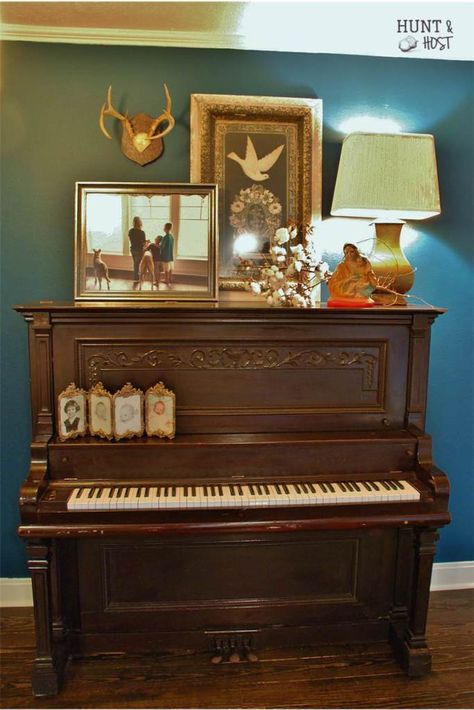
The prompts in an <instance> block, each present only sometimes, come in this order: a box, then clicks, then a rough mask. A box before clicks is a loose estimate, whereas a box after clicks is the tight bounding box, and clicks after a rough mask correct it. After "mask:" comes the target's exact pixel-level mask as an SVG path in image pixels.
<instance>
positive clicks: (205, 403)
mask: <svg viewBox="0 0 474 710" xmlns="http://www.w3.org/2000/svg"><path fill="white" fill-rule="evenodd" d="M17 310H18V311H20V312H21V313H22V314H23V316H24V318H25V319H26V321H27V322H28V327H29V349H30V366H31V398H32V399H31V401H32V419H33V441H32V445H31V469H30V472H29V475H28V478H27V479H26V481H25V483H24V485H23V486H22V488H21V492H20V509H21V525H20V528H19V534H20V535H21V537H22V538H24V539H25V541H26V543H27V551H28V566H29V570H30V572H31V577H32V581H33V595H34V605H35V619H36V635H37V658H36V662H35V667H34V674H33V690H34V693H35V694H36V695H51V694H54V693H56V692H57V691H58V689H59V687H60V682H61V675H62V671H63V668H64V664H65V662H66V660H67V659H68V658H69V657H70V656H74V655H82V654H96V653H107V652H117V651H130V652H132V651H134V652H137V651H149V652H158V651H163V650H172V649H179V648H181V649H182V648H186V649H190V650H196V651H199V652H203V651H209V653H210V654H211V656H219V654H220V655H221V656H222V657H224V658H225V657H226V654H227V655H228V654H229V653H230V652H231V651H232V652H233V653H240V654H242V655H245V654H258V651H259V649H261V648H264V647H265V646H275V645H289V644H291V645H295V644H301V645H302V644H311V643H313V644H319V643H324V642H343V643H348V642H357V643H361V642H375V641H385V642H387V641H390V642H391V643H392V645H393V648H394V651H395V653H396V656H397V657H398V658H399V660H400V663H401V664H402V665H403V667H404V668H405V669H406V671H407V673H408V675H410V676H421V675H423V674H425V673H427V672H428V671H429V669H430V664H431V654H430V651H429V648H428V646H427V642H426V638H425V625H426V616H427V610H428V598H429V586H430V577H431V567H432V560H433V555H434V552H435V542H436V540H437V530H438V528H439V527H440V526H443V525H445V524H447V523H448V522H449V519H450V518H449V514H448V495H449V484H448V480H447V477H446V476H445V474H444V473H443V472H442V471H440V470H438V469H437V468H436V467H435V466H434V465H433V462H432V457H431V440H430V437H429V436H428V435H427V434H426V432H425V410H426V395H427V376H428V359H429V343H430V327H431V324H432V323H433V321H434V319H435V318H436V317H437V316H438V315H439V314H441V313H442V312H443V311H442V310H439V309H432V308H414V307H401V308H390V309H388V308H378V307H376V308H373V309H371V310H365V311H350V310H343V309H328V308H326V307H324V306H322V307H321V308H317V309H308V310H296V309H293V310H289V309H281V308H275V309H270V308H264V307H263V306H261V305H259V304H254V303H251V304H241V305H239V304H232V305H223V304H221V305H217V306H216V305H185V306H177V305H166V304H162V305H160V306H159V307H153V306H152V305H149V304H145V305H141V304H140V305H137V304H131V305H120V304H106V305H99V304H84V305H83V304H79V305H74V304H60V303H51V302H45V303H37V304H33V305H25V306H19V307H17ZM158 380H163V381H164V382H165V384H166V386H167V387H169V388H171V389H173V390H174V391H175V393H176V398H177V435H176V438H175V439H174V440H172V441H168V440H164V439H155V438H149V439H147V438H146V437H144V438H142V439H132V440H127V441H120V442H109V441H105V440H101V439H98V438H93V437H85V438H83V439H76V440H72V441H66V442H61V441H59V439H58V438H57V436H56V434H55V430H56V425H55V411H56V399H57V395H58V394H59V393H60V392H61V391H62V390H63V389H64V388H65V387H66V386H67V385H68V384H69V383H70V382H72V381H74V382H75V383H76V384H77V385H78V386H80V387H83V388H85V389H88V388H89V387H90V386H92V385H93V384H95V383H96V382H98V381H102V382H103V383H104V385H105V386H106V387H107V388H108V389H109V390H111V391H115V390H117V389H119V388H120V387H121V386H122V385H123V384H125V383H126V382H127V381H131V382H132V383H133V384H134V385H135V386H137V387H140V388H142V389H145V388H147V387H148V386H150V385H151V384H154V383H156V382H157V381H158ZM81 489H82V490H81ZM125 489H126V490H127V491H128V492H129V494H130V503H129V502H128V499H127V502H126V503H121V504H120V505H112V506H109V507H108V503H106V504H101V503H100V501H101V499H102V498H104V499H105V498H107V499H108V498H109V496H111V497H112V498H114V497H116V496H117V491H122V490H125ZM164 489H166V491H167V493H168V495H169V499H168V501H167V504H166V506H162V505H161V504H160V503H159V498H160V491H163V490H164ZM82 496H83V500H82V503H81V504H80V505H74V504H73V502H71V501H73V500H75V501H76V503H77V499H78V498H79V502H80V498H81V497H82ZM145 498H146V499H147V500H146V501H145ZM148 499H149V500H148ZM192 499H194V500H192ZM236 499H237V502H236ZM190 500H191V504H190ZM196 500H199V501H200V502H199V503H198V504H196ZM68 501H69V503H68ZM84 501H85V503H84ZM144 501H145V502H144ZM150 501H152V502H150ZM153 501H154V503H153ZM157 501H158V503H157ZM99 662H100V661H99ZM216 672H218V671H216Z"/></svg>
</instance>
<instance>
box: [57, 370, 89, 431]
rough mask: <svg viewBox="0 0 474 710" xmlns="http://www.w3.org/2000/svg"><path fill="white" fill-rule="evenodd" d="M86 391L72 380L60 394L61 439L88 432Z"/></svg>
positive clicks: (59, 421) (59, 426)
mask: <svg viewBox="0 0 474 710" xmlns="http://www.w3.org/2000/svg"><path fill="white" fill-rule="evenodd" d="M86 398H87V395H86V392H85V391H84V390H82V389H79V388H78V387H76V385H75V384H74V382H71V384H70V385H68V386H67V388H66V389H65V390H64V391H63V392H61V393H60V394H59V396H58V433H59V438H60V439H61V441H66V440H67V439H75V438H76V437H78V436H84V435H85V434H86V432H87V417H86Z"/></svg>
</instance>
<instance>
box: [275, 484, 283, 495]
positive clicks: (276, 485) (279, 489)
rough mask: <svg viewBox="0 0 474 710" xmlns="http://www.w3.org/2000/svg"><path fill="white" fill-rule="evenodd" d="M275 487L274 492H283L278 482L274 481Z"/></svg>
mask: <svg viewBox="0 0 474 710" xmlns="http://www.w3.org/2000/svg"><path fill="white" fill-rule="evenodd" d="M275 488H276V492H277V493H278V495H279V496H281V494H282V493H283V491H282V489H281V486H280V484H279V483H275Z"/></svg>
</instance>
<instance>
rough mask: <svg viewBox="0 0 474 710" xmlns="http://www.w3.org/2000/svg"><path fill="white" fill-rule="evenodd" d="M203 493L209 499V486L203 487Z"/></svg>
mask: <svg viewBox="0 0 474 710" xmlns="http://www.w3.org/2000/svg"><path fill="white" fill-rule="evenodd" d="M202 492H203V493H204V495H205V496H206V498H207V496H208V495H209V494H208V492H207V486H203V487H202Z"/></svg>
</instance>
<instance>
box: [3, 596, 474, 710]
mask: <svg viewBox="0 0 474 710" xmlns="http://www.w3.org/2000/svg"><path fill="white" fill-rule="evenodd" d="M2 617H3V618H2V626H1V628H2V643H1V660H2V664H1V666H2V683H1V694H0V695H1V705H2V707H6V708H92V707H94V708H364V707H365V708H387V707H390V708H472V707H473V706H474V687H473V686H474V673H473V671H474V654H473V631H474V619H473V592H472V591H470V590H461V591H451V592H435V593H433V594H432V596H431V607H430V621H429V639H430V645H431V648H432V650H433V657H434V660H433V672H432V674H431V675H430V676H429V677H427V678H424V679H415V680H408V679H407V678H406V677H405V675H404V674H403V673H402V671H401V670H400V669H399V668H398V666H397V665H396V664H395V662H394V661H393V659H392V655H391V652H390V649H389V648H388V646H385V644H379V645H373V646H370V647H358V646H353V647H347V646H343V647H330V646H327V647H325V648H319V649H317V652H316V650H315V649H304V648H299V649H293V650H291V651H288V650H285V651H283V650H281V651H270V650H267V651H264V652H262V653H261V654H260V660H259V661H258V662H257V663H249V662H246V663H240V664H230V663H227V664H221V665H212V664H211V663H210V662H209V657H207V656H201V655H197V656H196V655H192V656H187V655H183V656H160V655H158V654H157V655H154V656H131V657H130V656H127V657H124V656H121V655H119V656H107V657H105V656H102V657H100V659H90V658H88V659H82V660H78V659H76V660H74V661H73V662H71V663H70V664H69V666H68V669H67V673H66V684H65V687H64V690H63V692H62V693H61V695H59V696H58V697H56V698H45V699H38V698H34V697H33V696H32V695H31V686H30V674H31V666H32V661H33V624H32V616H31V610H30V609H10V610H3V614H2Z"/></svg>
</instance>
